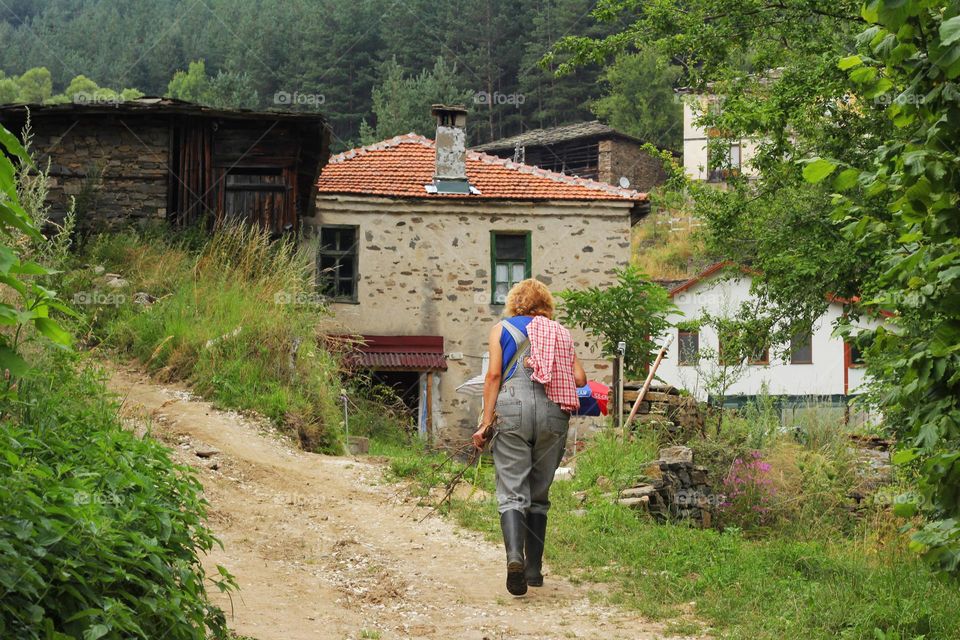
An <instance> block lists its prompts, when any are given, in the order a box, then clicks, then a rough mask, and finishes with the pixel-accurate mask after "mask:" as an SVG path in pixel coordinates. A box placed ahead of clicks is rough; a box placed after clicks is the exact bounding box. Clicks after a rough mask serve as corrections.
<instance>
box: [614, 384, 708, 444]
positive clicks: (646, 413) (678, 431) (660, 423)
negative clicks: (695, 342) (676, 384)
mask: <svg viewBox="0 0 960 640" xmlns="http://www.w3.org/2000/svg"><path fill="white" fill-rule="evenodd" d="M639 387H640V385H638V384H636V383H627V384H625V385H624V392H623V400H624V411H625V412H627V413H629V412H630V410H631V409H632V408H633V403H634V401H635V400H636V399H637V395H638V393H639ZM703 424H704V413H703V410H702V409H701V408H700V405H699V404H698V403H697V401H696V399H695V398H693V397H692V396H684V395H680V392H679V391H677V390H676V389H674V388H673V387H651V388H650V390H649V391H648V392H647V395H645V396H644V399H643V402H641V403H640V407H639V409H638V410H637V416H636V421H635V422H634V429H642V428H643V427H644V425H649V426H654V427H657V428H659V429H662V430H663V431H665V432H666V433H667V434H669V435H673V436H678V437H682V436H685V435H690V434H694V433H702V432H703Z"/></svg>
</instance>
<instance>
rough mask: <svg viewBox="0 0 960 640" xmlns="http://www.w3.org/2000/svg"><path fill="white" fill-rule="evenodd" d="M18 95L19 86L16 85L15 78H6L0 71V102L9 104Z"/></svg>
mask: <svg viewBox="0 0 960 640" xmlns="http://www.w3.org/2000/svg"><path fill="white" fill-rule="evenodd" d="M19 95H20V87H18V86H17V80H16V79H15V78H6V77H4V75H3V72H2V71H0V104H10V103H13V102H16V101H17V97H18V96H19Z"/></svg>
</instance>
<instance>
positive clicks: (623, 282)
mask: <svg viewBox="0 0 960 640" xmlns="http://www.w3.org/2000/svg"><path fill="white" fill-rule="evenodd" d="M557 295H558V297H559V298H560V300H561V301H562V305H561V310H560V311H561V318H562V320H563V322H565V323H568V324H571V325H574V326H577V327H580V328H581V329H583V330H584V331H586V332H587V334H588V335H590V336H591V337H593V338H594V339H595V340H597V343H598V344H599V346H600V349H601V350H602V351H603V354H604V355H605V356H608V357H613V356H614V355H616V353H617V343H618V342H621V341H622V342H625V343H626V345H627V353H626V356H625V358H624V370H625V371H626V373H627V374H628V375H631V376H642V375H644V369H645V368H646V366H647V365H649V364H650V362H651V361H652V360H653V358H654V357H655V354H656V352H657V350H659V348H660V347H659V345H658V344H657V343H656V342H655V341H654V338H655V337H656V336H660V335H663V333H664V332H665V331H666V329H667V328H668V327H669V323H668V322H667V320H666V316H667V314H668V313H670V311H671V310H672V309H673V308H674V307H673V303H672V302H671V300H670V296H669V295H668V294H667V290H666V289H664V288H663V287H661V286H660V285H658V284H656V283H654V282H651V281H650V280H648V279H647V278H646V276H645V275H644V274H642V273H641V272H640V271H638V270H637V269H636V268H635V267H632V266H630V267H626V268H624V269H620V270H618V271H617V284H615V285H613V286H611V287H607V288H600V287H590V288H589V289H584V290H569V289H568V290H566V291H561V292H560V293H558V294H557Z"/></svg>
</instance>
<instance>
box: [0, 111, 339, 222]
mask: <svg viewBox="0 0 960 640" xmlns="http://www.w3.org/2000/svg"><path fill="white" fill-rule="evenodd" d="M28 117H29V121H30V127H31V130H32V135H33V140H32V152H33V153H34V155H35V157H36V160H37V163H38V165H40V166H42V167H44V168H46V167H47V163H48V162H49V175H50V178H51V180H50V192H49V195H48V202H49V204H50V206H51V211H52V212H53V214H54V217H55V218H56V217H58V216H62V215H63V213H64V211H65V208H66V207H67V206H68V203H69V201H70V197H73V198H75V199H76V203H77V211H78V224H79V225H80V226H81V227H83V228H88V229H89V228H96V229H102V228H104V227H109V226H112V225H116V224H119V223H129V222H147V221H151V220H165V221H170V222H175V223H180V224H189V223H193V222H195V221H197V220H201V219H203V220H216V221H224V220H243V221H247V222H251V223H256V224H259V225H261V226H263V227H265V228H267V229H269V230H271V231H273V232H275V233H280V232H282V231H285V230H292V229H296V228H299V226H300V224H299V223H300V219H301V218H302V217H304V216H310V215H312V214H313V206H314V198H313V195H314V193H313V190H314V185H315V184H316V180H317V176H318V175H319V173H320V168H321V167H322V166H323V164H324V163H325V162H326V159H327V156H328V154H329V150H328V149H329V139H330V134H329V132H328V130H327V128H326V124H325V121H324V119H323V117H322V116H320V115H318V114H303V113H291V112H273V111H269V112H255V111H247V110H223V109H213V108H209V107H204V106H201V105H197V104H192V103H189V102H184V101H182V100H174V99H172V98H150V97H144V98H139V99H137V100H131V101H126V102H118V101H97V100H91V101H89V102H82V103H76V102H74V103H66V104H51V105H4V106H0V124H3V126H5V127H6V128H7V129H8V130H10V131H11V132H13V133H15V134H20V133H21V132H22V130H23V127H24V125H25V124H26V122H27V119H28Z"/></svg>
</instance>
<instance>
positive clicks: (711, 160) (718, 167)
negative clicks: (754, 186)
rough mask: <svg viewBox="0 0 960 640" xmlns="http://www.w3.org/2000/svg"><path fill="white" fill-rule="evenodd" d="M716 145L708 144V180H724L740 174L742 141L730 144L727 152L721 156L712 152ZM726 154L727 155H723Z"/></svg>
mask: <svg viewBox="0 0 960 640" xmlns="http://www.w3.org/2000/svg"><path fill="white" fill-rule="evenodd" d="M713 151H715V147H711V146H710V145H708V146H707V167H708V169H709V172H708V174H707V182H724V181H725V180H728V179H729V178H731V177H733V176H737V175H740V152H741V150H740V143H733V144H731V145H730V147H729V149H728V150H727V153H726V154H722V155H721V156H720V157H719V158H718V157H716V155H714V153H712V152H713ZM723 155H726V157H723Z"/></svg>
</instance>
